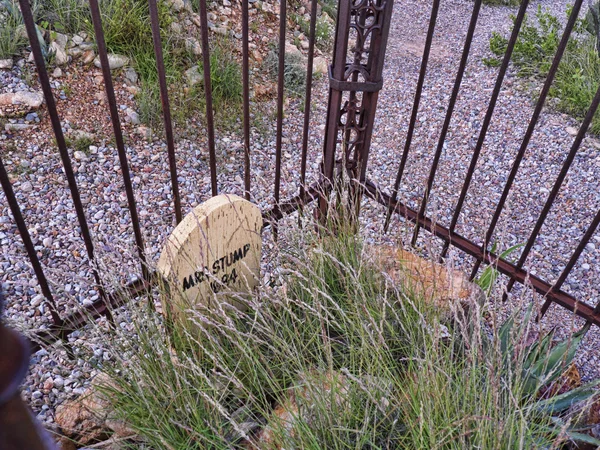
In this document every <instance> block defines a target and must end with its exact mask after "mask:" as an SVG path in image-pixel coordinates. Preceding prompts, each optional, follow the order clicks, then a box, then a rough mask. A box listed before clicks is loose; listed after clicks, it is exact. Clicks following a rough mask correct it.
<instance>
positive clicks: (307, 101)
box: [300, 0, 317, 198]
mask: <svg viewBox="0 0 600 450" xmlns="http://www.w3.org/2000/svg"><path fill="white" fill-rule="evenodd" d="M316 25H317V0H311V9H310V32H309V37H308V61H307V63H306V94H305V96H304V127H303V128H302V160H301V162H300V198H304V194H305V193H306V158H307V155H308V133H309V128H310V109H311V101H312V80H313V62H314V51H315V35H316Z"/></svg>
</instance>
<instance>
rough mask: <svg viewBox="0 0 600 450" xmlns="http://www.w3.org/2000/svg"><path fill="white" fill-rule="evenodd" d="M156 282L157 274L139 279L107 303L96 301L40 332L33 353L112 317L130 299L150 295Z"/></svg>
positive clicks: (111, 295) (33, 339) (110, 296)
mask: <svg viewBox="0 0 600 450" xmlns="http://www.w3.org/2000/svg"><path fill="white" fill-rule="evenodd" d="M156 281H157V276H156V272H150V273H149V275H148V278H147V279H144V278H138V279H136V280H134V281H133V282H130V283H128V284H127V285H125V286H123V287H122V288H120V289H118V290H116V291H113V292H109V293H107V295H106V301H102V300H96V301H95V302H93V303H92V304H91V305H89V306H85V307H83V308H81V309H78V310H77V311H74V312H73V313H71V314H70V315H69V316H67V317H66V318H65V319H64V320H63V324H62V325H61V326H54V327H51V328H50V329H49V330H41V331H38V332H37V333H35V334H34V335H33V336H32V337H31V339H30V341H31V342H30V345H31V349H32V351H33V352H36V351H38V350H40V349H41V348H42V347H44V346H49V345H51V344H53V343H55V342H56V341H58V340H59V339H61V338H63V337H64V336H67V335H68V334H70V333H72V332H73V331H75V330H78V329H80V328H83V327H84V326H85V325H87V324H89V323H90V321H91V320H95V319H98V318H99V317H102V316H107V317H111V310H112V309H114V308H118V307H119V306H123V305H124V304H125V303H127V302H128V301H129V300H130V299H133V298H135V297H139V296H140V295H142V294H146V293H148V292H149V290H150V288H151V287H152V286H153V285H154V284H155V283H156Z"/></svg>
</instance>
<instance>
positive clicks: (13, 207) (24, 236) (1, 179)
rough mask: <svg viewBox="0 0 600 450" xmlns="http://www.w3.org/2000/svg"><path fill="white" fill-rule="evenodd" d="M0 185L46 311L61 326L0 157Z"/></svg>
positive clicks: (48, 287)
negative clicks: (38, 286)
mask: <svg viewBox="0 0 600 450" xmlns="http://www.w3.org/2000/svg"><path fill="white" fill-rule="evenodd" d="M0 184H1V185H2V190H3V191H4V195H5V196H6V200H7V201H8V206H9V207H10V212H11V213H12V215H13V217H14V219H15V223H16V224H17V229H18V230H19V234H20V235H21V240H22V241H23V245H24V246H25V250H26V251H27V256H28V257H29V262H31V266H32V267H33V272H34V273H35V276H36V278H37V280H38V283H39V285H40V288H41V290H42V294H44V297H46V302H47V304H48V307H49V308H48V309H49V310H50V314H51V316H52V321H53V322H54V324H55V325H60V324H62V319H61V318H60V315H59V314H58V310H57V306H56V301H55V300H54V297H53V296H52V291H51V290H50V286H49V285H48V280H47V279H46V275H45V274H44V269H42V265H41V264H40V260H39V258H38V256H37V253H36V251H35V248H34V246H33V242H32V241H31V236H30V234H29V230H28V229H27V224H26V223H25V219H23V214H21V208H20V207H19V202H18V201H17V197H16V196H15V192H14V191H13V188H12V185H11V183H10V179H9V178H8V173H6V169H5V168H4V163H3V162H2V157H1V156H0Z"/></svg>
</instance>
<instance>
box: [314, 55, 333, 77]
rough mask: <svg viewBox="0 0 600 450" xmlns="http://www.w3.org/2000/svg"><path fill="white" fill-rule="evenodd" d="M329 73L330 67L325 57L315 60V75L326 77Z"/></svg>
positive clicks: (318, 57)
mask: <svg viewBox="0 0 600 450" xmlns="http://www.w3.org/2000/svg"><path fill="white" fill-rule="evenodd" d="M327 72H329V65H328V64H327V60H326V59H325V58H324V57H323V56H317V57H316V58H315V59H314V60H313V73H314V74H315V75H325V74H327Z"/></svg>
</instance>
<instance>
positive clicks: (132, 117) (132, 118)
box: [125, 108, 141, 125]
mask: <svg viewBox="0 0 600 450" xmlns="http://www.w3.org/2000/svg"><path fill="white" fill-rule="evenodd" d="M125 114H126V116H127V120H128V121H129V122H130V123H132V124H133V125H139V124H140V123H141V121H140V115H139V114H138V113H137V112H136V111H134V110H133V109H131V108H127V110H126V111H125Z"/></svg>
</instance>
